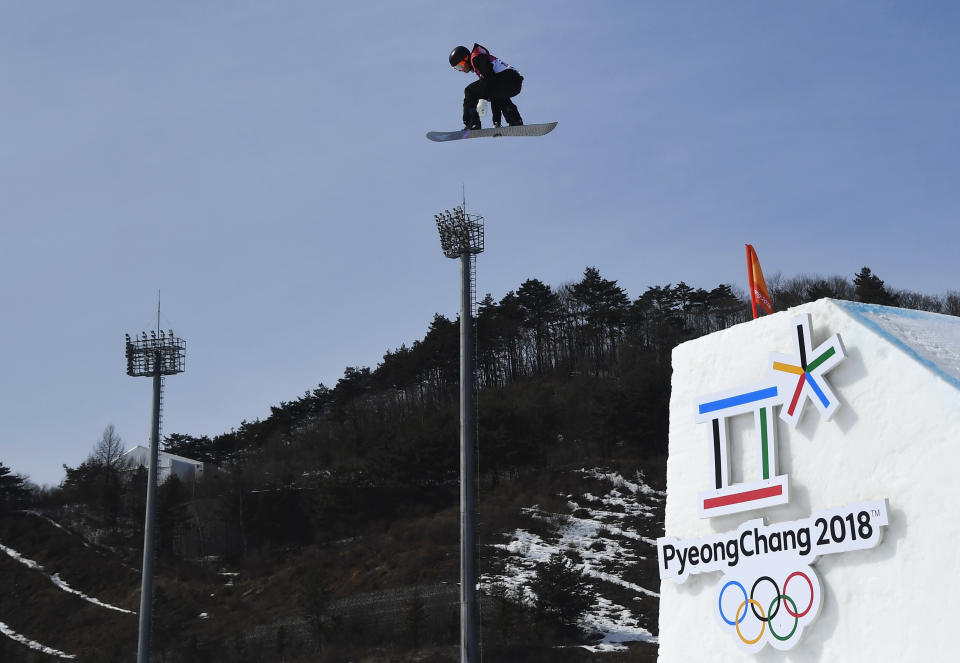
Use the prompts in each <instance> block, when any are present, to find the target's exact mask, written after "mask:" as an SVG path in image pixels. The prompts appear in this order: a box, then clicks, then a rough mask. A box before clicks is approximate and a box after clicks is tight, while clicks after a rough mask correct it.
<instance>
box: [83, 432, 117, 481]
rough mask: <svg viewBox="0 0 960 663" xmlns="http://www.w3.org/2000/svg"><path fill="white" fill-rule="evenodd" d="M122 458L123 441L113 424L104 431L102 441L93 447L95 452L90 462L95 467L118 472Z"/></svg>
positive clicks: (91, 455) (91, 454)
mask: <svg viewBox="0 0 960 663" xmlns="http://www.w3.org/2000/svg"><path fill="white" fill-rule="evenodd" d="M121 456H123V440H121V439H120V436H119V435H117V431H116V429H115V428H114V427H113V424H110V425H109V426H107V427H106V428H104V429H103V435H101V436H100V440H99V441H98V442H97V443H96V444H95V445H93V451H92V452H91V453H90V458H89V459H88V460H89V461H90V463H91V464H93V465H99V466H101V467H106V468H109V469H111V470H116V469H120V458H121Z"/></svg>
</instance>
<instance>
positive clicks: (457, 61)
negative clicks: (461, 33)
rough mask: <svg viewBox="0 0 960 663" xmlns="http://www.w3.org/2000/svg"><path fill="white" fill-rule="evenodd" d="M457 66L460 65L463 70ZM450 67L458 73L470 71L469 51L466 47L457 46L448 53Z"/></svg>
mask: <svg viewBox="0 0 960 663" xmlns="http://www.w3.org/2000/svg"><path fill="white" fill-rule="evenodd" d="M457 65H462V66H463V68H461V67H458V66H457ZM450 66H451V67H454V68H456V69H460V71H470V49H469V48H467V47H466V46H457V47H456V48H455V49H453V50H452V51H450Z"/></svg>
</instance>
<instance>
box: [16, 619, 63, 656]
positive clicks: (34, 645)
mask: <svg viewBox="0 0 960 663" xmlns="http://www.w3.org/2000/svg"><path fill="white" fill-rule="evenodd" d="M0 633H3V634H4V635H5V636H7V637H8V638H10V639H11V640H13V641H15V642H19V643H20V644H21V645H26V646H27V647H29V648H30V649H33V650H34V651H39V652H43V653H44V654H47V655H48V656H56V657H57V658H68V659H71V658H76V656H74V655H73V654H67V653H65V652H62V651H60V650H59V649H54V648H53V647H47V646H46V645H43V644H40V643H39V642H37V641H35V640H31V639H30V638H28V637H26V636H24V635H20V634H19V633H17V632H16V631H14V630H13V629H12V628H10V627H9V626H7V625H6V624H5V623H3V622H0Z"/></svg>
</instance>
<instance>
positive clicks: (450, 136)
mask: <svg viewBox="0 0 960 663" xmlns="http://www.w3.org/2000/svg"><path fill="white" fill-rule="evenodd" d="M556 126H557V123H556V122H547V123H545V124H522V125H520V126H516V127H498V128H491V129H458V130H457V131H428V132H427V138H429V139H430V140H432V141H434V142H437V143H445V142H447V141H451V140H461V139H463V138H501V137H503V136H544V135H546V134H548V133H550V132H551V131H553V129H554V128H555V127H556Z"/></svg>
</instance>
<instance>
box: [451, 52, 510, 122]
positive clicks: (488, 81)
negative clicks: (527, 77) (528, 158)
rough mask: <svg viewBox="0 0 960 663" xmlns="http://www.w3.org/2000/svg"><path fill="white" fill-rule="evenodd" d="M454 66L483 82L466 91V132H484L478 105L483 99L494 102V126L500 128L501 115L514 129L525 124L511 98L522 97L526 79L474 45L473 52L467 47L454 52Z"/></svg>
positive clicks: (464, 93)
mask: <svg viewBox="0 0 960 663" xmlns="http://www.w3.org/2000/svg"><path fill="white" fill-rule="evenodd" d="M450 66H451V67H453V68H454V69H456V70H457V71H462V72H471V71H472V72H474V73H475V74H476V75H477V76H479V78H480V80H477V81H474V82H473V83H470V85H468V86H467V87H465V88H464V90H463V124H464V128H465V129H471V130H472V129H479V128H480V114H479V113H478V112H477V104H478V103H479V101H480V100H481V99H486V100H487V101H489V102H490V106H491V110H492V111H493V118H492V119H493V126H495V127H499V126H500V117H501V114H502V115H503V117H505V118H506V120H507V124H509V125H510V126H512V127H514V126H519V125H521V124H523V118H521V117H520V111H519V110H517V105H516V104H514V103H513V100H512V99H511V97H515V96H517V95H518V94H520V88H521V86H522V85H523V76H521V75H520V72H518V71H517V70H516V69H514V68H513V67H511V66H510V65H508V64H507V63H506V62H504V61H503V60H500V59H499V58H497V57H496V56H494V55H493V54H492V53H490V51H488V50H487V49H486V48H484V47H483V46H481V45H480V44H474V45H473V50H472V51H471V50H470V49H469V48H467V47H466V46H457V47H456V48H455V49H453V50H452V51H451V52H450Z"/></svg>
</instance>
